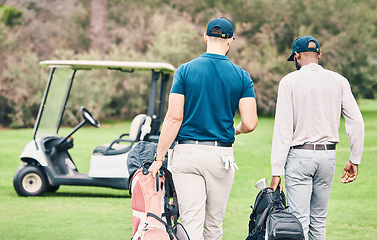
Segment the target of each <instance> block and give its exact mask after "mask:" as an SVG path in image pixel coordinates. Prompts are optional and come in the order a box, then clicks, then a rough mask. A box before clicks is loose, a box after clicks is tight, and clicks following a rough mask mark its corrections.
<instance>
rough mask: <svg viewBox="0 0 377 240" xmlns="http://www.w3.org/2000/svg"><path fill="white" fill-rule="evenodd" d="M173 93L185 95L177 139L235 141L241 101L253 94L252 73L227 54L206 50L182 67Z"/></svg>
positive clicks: (177, 74)
mask: <svg viewBox="0 0 377 240" xmlns="http://www.w3.org/2000/svg"><path fill="white" fill-rule="evenodd" d="M170 92H171V93H178V94H182V95H184V96H185V105H184V115H183V122H182V126H181V129H180V130H179V133H178V136H177V138H176V140H184V139H191V140H199V141H200V140H207V141H221V142H225V143H233V142H234V140H235V138H234V134H235V132H234V121H233V118H234V115H235V112H236V109H237V108H238V104H239V100H240V99H241V98H245V97H254V98H255V94H254V84H253V81H252V80H251V78H250V75H249V74H248V73H247V72H246V71H245V70H243V69H242V68H240V67H239V66H237V65H235V64H234V63H232V62H231V61H230V60H229V58H228V57H227V56H224V55H218V54H211V53H204V54H202V55H201V56H200V57H198V58H196V59H194V60H192V61H190V62H188V63H185V64H182V65H181V66H179V68H178V69H177V71H176V72H175V75H174V80H173V85H172V89H171V91H170Z"/></svg>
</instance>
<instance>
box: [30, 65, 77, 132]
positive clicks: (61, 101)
mask: <svg viewBox="0 0 377 240" xmlns="http://www.w3.org/2000/svg"><path fill="white" fill-rule="evenodd" d="M75 72H76V71H75V70H72V69H69V68H53V69H52V71H51V74H50V81H49V82H48V85H47V87H46V90H45V95H44V99H43V102H42V104H41V107H40V109H39V114H38V118H37V121H36V124H35V127H34V136H35V137H34V138H42V137H47V136H57V134H58V130H59V127H60V122H61V119H62V115H63V112H64V108H65V103H66V101H67V98H68V94H69V91H70V88H71V85H72V80H73V77H74V74H75ZM52 78H54V79H52ZM52 80H53V81H52ZM42 113H43V114H42ZM37 123H39V124H37Z"/></svg>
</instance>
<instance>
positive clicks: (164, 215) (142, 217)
mask: <svg viewBox="0 0 377 240" xmlns="http://www.w3.org/2000/svg"><path fill="white" fill-rule="evenodd" d="M149 166H150V163H148V164H144V165H143V166H142V167H141V168H140V169H139V170H137V171H136V172H135V174H134V175H133V177H132V182H131V188H130V189H131V191H130V192H131V194H132V196H131V208H132V209H133V217H132V236H133V238H132V239H133V240H165V239H166V240H189V237H188V235H187V232H186V230H185V229H184V228H183V226H182V225H181V224H180V223H178V222H177V221H178V217H179V212H178V201H177V195H176V193H175V188H174V184H173V180H172V177H171V173H170V171H169V170H167V169H166V168H164V167H162V168H161V170H160V172H159V173H158V174H156V176H155V177H153V176H152V175H151V174H150V173H149V172H148V168H149ZM171 199H172V201H171Z"/></svg>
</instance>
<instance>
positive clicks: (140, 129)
mask: <svg viewBox="0 0 377 240" xmlns="http://www.w3.org/2000/svg"><path fill="white" fill-rule="evenodd" d="M151 122H152V119H151V117H149V116H147V115H146V114H139V115H137V116H136V117H135V118H134V119H133V120H132V122H131V127H130V133H125V134H122V135H120V137H119V138H118V139H115V140H114V141H113V142H112V143H111V144H104V145H103V146H100V147H96V148H95V149H94V151H93V154H100V155H118V154H123V153H126V152H128V151H130V150H131V148H132V146H133V144H134V143H135V142H138V141H141V140H143V139H144V137H145V136H146V135H147V134H148V133H150V131H151ZM126 136H128V138H124V137H126ZM121 143H128V144H121Z"/></svg>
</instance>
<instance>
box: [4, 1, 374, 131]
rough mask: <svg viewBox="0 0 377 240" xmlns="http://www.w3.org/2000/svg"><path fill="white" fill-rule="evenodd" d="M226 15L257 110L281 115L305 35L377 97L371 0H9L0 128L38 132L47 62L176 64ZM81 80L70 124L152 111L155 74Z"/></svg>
mask: <svg viewBox="0 0 377 240" xmlns="http://www.w3.org/2000/svg"><path fill="white" fill-rule="evenodd" d="M219 16H223V17H226V18H228V19H230V20H232V21H233V23H234V25H235V38H236V40H235V41H234V43H233V44H232V48H231V51H230V53H229V58H230V59H231V60H232V61H233V62H235V63H236V64H238V65H240V66H241V67H242V68H244V69H245V70H247V71H248V72H249V73H250V76H251V78H252V79H253V81H254V83H255V91H256V97H257V104H258V113H259V114H263V115H269V116H273V114H274V110H275V102H276V93H277V87H278V83H279V81H280V79H281V78H282V77H283V76H284V75H286V74H287V73H289V72H291V71H293V70H294V65H293V64H292V63H290V62H286V59H287V57H288V56H289V55H290V53H291V47H292V42H293V41H294V39H296V38H297V37H299V36H303V35H312V36H315V37H316V38H317V39H318V40H319V42H320V44H321V51H322V53H323V57H322V59H321V62H320V64H321V65H323V66H324V67H326V68H328V69H331V70H334V71H337V72H339V73H340V74H342V75H344V76H345V77H346V78H347V79H348V80H349V81H350V84H351V87H352V90H353V92H354V94H355V96H356V98H359V99H360V98H370V99H373V98H375V97H376V94H375V92H376V90H377V18H376V17H375V16H377V5H376V4H375V2H374V1H372V0H363V1H357V0H326V1H325V0H323V1H307V0H278V1H273V0H232V1H229V0H217V1H215V0H171V1H169V0H140V1H133V0H106V1H105V0H102V1H101V0H65V1H54V0H40V1H26V0H9V1H7V0H2V1H0V55H1V56H0V72H1V74H0V126H3V127H12V128H20V127H31V126H33V124H34V119H35V117H36V115H37V112H38V109H39V105H40V101H41V98H42V95H43V91H44V87H45V85H46V80H47V76H48V71H49V69H47V68H45V67H41V66H39V64H38V63H39V61H41V60H47V59H86V60H119V61H155V62H168V63H171V64H172V65H174V66H175V67H178V66H179V65H180V64H182V63H184V62H187V61H189V60H191V59H193V58H195V57H197V56H199V55H200V54H201V53H203V52H204V51H205V43H204V41H203V33H204V32H205V28H206V24H207V23H208V21H210V20H211V19H212V18H215V17H219ZM81 78H82V80H80V81H77V82H75V83H74V84H77V85H80V86H79V87H78V88H80V89H83V88H85V89H86V91H76V92H74V93H73V95H72V98H71V99H70V104H71V105H69V106H67V113H68V114H67V116H68V117H67V119H64V121H65V124H75V123H77V122H78V121H79V119H80V118H81V116H80V113H79V111H77V109H78V106H79V105H85V106H87V107H88V108H89V109H91V111H92V112H93V113H94V114H95V115H96V116H98V117H99V118H100V119H108V118H118V119H119V118H121V119H123V118H129V117H133V116H134V115H135V114H137V113H140V112H145V111H146V106H147V101H148V100H147V97H148V83H149V75H148V76H145V75H143V74H141V75H135V76H134V74H129V75H126V76H125V75H121V74H115V75H114V76H113V75H111V76H110V75H109V74H108V73H94V72H93V73H88V74H84V75H83V76H81ZM108 80H109V81H108ZM110 80H111V81H110ZM88 96H94V97H92V98H89V97H88Z"/></svg>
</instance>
